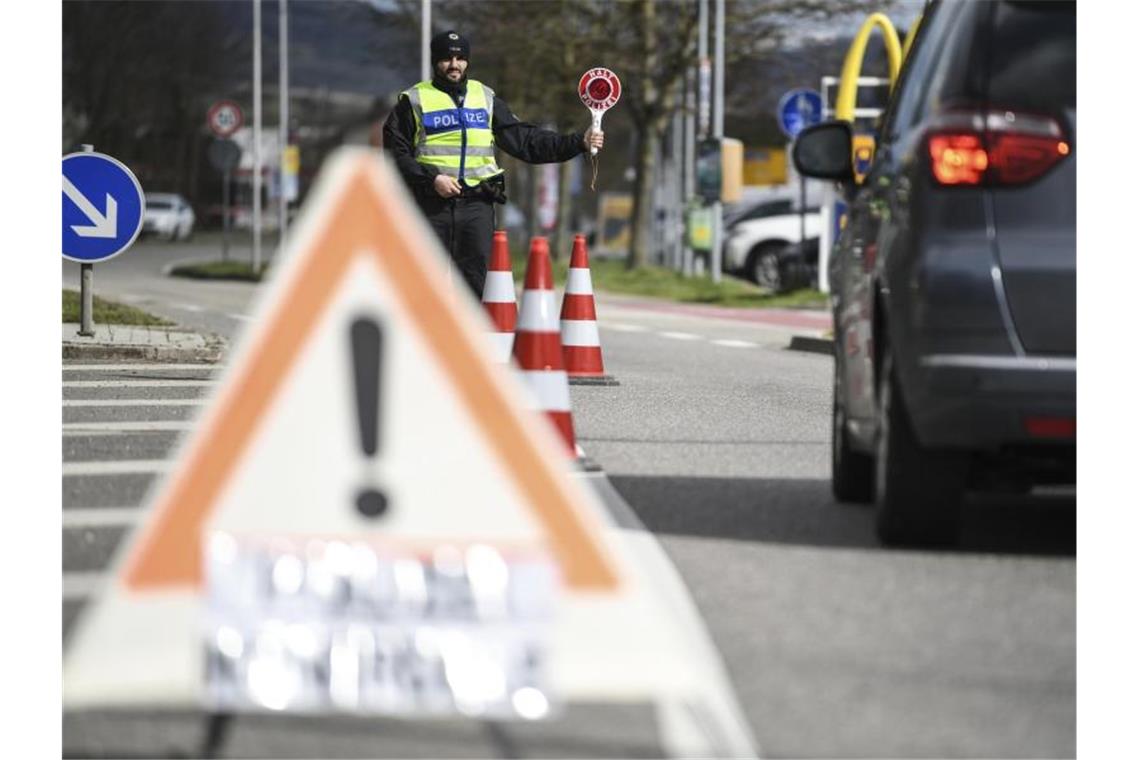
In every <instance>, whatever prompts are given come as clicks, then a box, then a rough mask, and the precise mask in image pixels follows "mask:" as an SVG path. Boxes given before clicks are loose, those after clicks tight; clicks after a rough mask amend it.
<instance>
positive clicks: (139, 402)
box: [63, 398, 206, 407]
mask: <svg viewBox="0 0 1140 760" xmlns="http://www.w3.org/2000/svg"><path fill="white" fill-rule="evenodd" d="M205 403H206V400H205V399H194V398H186V399H182V398H177V399H172V398H152V399H144V398H138V399H131V398H111V399H64V401H63V405H64V406H65V407H66V406H202V405H203V404H205Z"/></svg>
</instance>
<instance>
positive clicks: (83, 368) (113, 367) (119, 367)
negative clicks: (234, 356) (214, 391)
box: [63, 362, 218, 372]
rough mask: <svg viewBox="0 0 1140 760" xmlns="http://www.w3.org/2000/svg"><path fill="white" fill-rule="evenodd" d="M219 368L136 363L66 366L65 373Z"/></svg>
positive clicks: (205, 365) (213, 366)
mask: <svg viewBox="0 0 1140 760" xmlns="http://www.w3.org/2000/svg"><path fill="white" fill-rule="evenodd" d="M217 368H218V365H217V364H205V363H203V364H149V363H147V362H136V363H134V364H64V365H63V371H64V372H98V371H105V372H121V371H123V370H129V369H139V370H144V371H146V372H153V371H155V370H166V369H200V370H206V371H209V372H213V371H214V370H215V369H217Z"/></svg>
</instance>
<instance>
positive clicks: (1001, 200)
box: [794, 0, 1077, 545]
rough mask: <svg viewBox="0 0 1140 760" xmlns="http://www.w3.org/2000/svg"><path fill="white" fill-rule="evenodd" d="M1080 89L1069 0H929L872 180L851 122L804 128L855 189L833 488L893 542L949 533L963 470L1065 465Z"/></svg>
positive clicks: (835, 265) (977, 479) (940, 538)
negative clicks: (854, 152)
mask: <svg viewBox="0 0 1140 760" xmlns="http://www.w3.org/2000/svg"><path fill="white" fill-rule="evenodd" d="M1076 102H1077V100H1076V8H1075V3H1071V2H1012V1H1010V0H1000V1H997V2H985V3H980V2H943V3H932V4H931V5H930V6H929V7H928V8H927V10H926V12H925V13H924V16H923V20H922V25H921V27H920V29H919V31H918V34H917V36H916V39H915V43H914V46H913V47H912V49H911V52H910V54H909V56H908V59H907V61H906V62H905V64H904V67H903V70H902V72H901V74H900V78H899V81H898V84H897V86H896V88H895V91H894V92H893V94H892V97H891V102H890V104H889V106H888V109H887V111H886V112H885V113H884V115H883V119H882V121H881V124H880V125H879V132H878V135H877V137H876V151H875V156H874V161H873V163H872V165H871V167H870V170H869V172H868V174H867V176H866V178H865V180H864V181H863V182H862V183H861V184H859V185H856V184H855V182H854V180H853V179H852V171H851V133H850V127H849V126H848V125H847V124H845V123H840V122H831V123H826V124H822V125H819V126H818V127H815V128H813V129H810V130H807V131H805V132H804V133H803V134H802V135H801V136H800V138H799V140H798V141H797V144H796V146H795V151H794V157H795V162H796V166H797V167H798V168H799V169H800V171H801V172H803V173H804V174H807V175H809V176H815V177H820V178H826V179H834V180H836V181H838V182H839V183H840V184H841V185H842V186H843V188H844V191H845V195H846V199H847V201H848V203H849V208H850V210H849V216H848V221H847V224H846V226H845V227H844V229H843V231H842V233H841V235H840V236H839V238H838V240H837V241H836V244H835V247H834V249H833V251H832V253H831V257H830V262H829V275H830V282H831V287H832V291H833V292H832V304H833V311H834V319H835V400H834V425H833V447H832V449H833V470H832V484H833V490H834V493H835V495H836V497H837V498H839V499H840V500H844V501H875V502H876V505H877V521H876V522H877V527H878V532H879V535H880V538H881V539H882V540H883V541H884V542H886V543H897V544H927V545H930V544H944V543H949V542H952V541H953V540H954V539H955V537H956V532H957V522H958V514H959V503H960V500H961V496H962V494H963V492H964V491H965V490H966V489H1003V490H1008V491H1017V492H1023V491H1027V490H1029V489H1030V488H1032V487H1033V486H1035V485H1040V484H1050V485H1055V484H1070V483H1075V480H1076V384H1077V359H1076V355H1077V340H1076V176H1077V142H1076V133H1077V109H1076Z"/></svg>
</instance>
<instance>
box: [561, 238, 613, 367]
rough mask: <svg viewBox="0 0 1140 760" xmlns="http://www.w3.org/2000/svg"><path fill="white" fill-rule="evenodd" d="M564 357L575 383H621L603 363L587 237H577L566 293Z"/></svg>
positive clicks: (572, 253) (563, 331)
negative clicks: (607, 371)
mask: <svg viewBox="0 0 1140 760" xmlns="http://www.w3.org/2000/svg"><path fill="white" fill-rule="evenodd" d="M562 356H563V359H564V361H565V362H566V374H567V376H568V377H569V378H570V383H571V384H572V385H617V384H618V381H617V380H615V379H614V377H613V376H612V375H607V374H606V369H605V366H604V365H603V364H602V341H601V338H600V337H599V336H598V314H597V311H596V309H595V308H594V283H593V280H592V279H591V278H590V255H589V253H587V251H586V236H585V235H575V236H574V249H573V251H572V252H571V254H570V271H569V273H568V275H567V278H566V293H565V295H563V297H562Z"/></svg>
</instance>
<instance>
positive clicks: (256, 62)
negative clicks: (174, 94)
mask: <svg viewBox="0 0 1140 760" xmlns="http://www.w3.org/2000/svg"><path fill="white" fill-rule="evenodd" d="M253 271H254V273H255V274H256V273H257V272H260V271H261V0H253Z"/></svg>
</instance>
